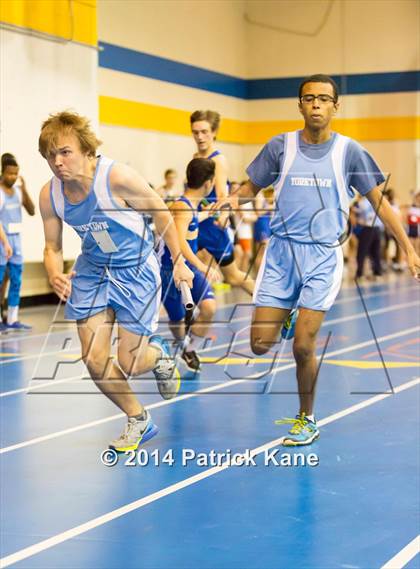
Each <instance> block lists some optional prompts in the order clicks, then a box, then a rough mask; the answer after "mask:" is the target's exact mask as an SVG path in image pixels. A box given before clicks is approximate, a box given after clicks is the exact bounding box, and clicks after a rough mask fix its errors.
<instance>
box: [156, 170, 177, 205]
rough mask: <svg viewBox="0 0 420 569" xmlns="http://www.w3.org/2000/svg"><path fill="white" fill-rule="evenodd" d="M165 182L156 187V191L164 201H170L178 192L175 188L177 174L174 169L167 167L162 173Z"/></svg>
mask: <svg viewBox="0 0 420 569" xmlns="http://www.w3.org/2000/svg"><path fill="white" fill-rule="evenodd" d="M164 178H165V183H164V184H163V186H160V188H157V190H156V191H157V193H158V194H159V195H160V197H161V198H162V199H163V200H165V201H166V202H168V201H169V202H171V201H173V200H174V199H175V198H177V197H179V195H180V192H179V191H178V190H177V189H176V181H177V179H178V174H177V173H176V170H173V169H172V168H168V169H167V170H165V173H164Z"/></svg>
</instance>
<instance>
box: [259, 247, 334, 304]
mask: <svg viewBox="0 0 420 569" xmlns="http://www.w3.org/2000/svg"><path fill="white" fill-rule="evenodd" d="M342 276H343V252H342V250H341V247H340V246H337V247H327V246H325V245H319V244H312V243H311V244H304V243H297V242H295V241H291V240H288V239H281V238H279V237H275V236H272V237H271V238H270V241H269V243H268V245H267V249H266V251H265V254H264V258H263V260H262V262H261V267H260V270H259V272H258V277H257V281H256V283H255V291H254V303H255V305H256V306H269V307H273V308H294V307H296V306H297V307H302V308H310V309H311V310H322V311H327V310H329V309H330V308H331V305H332V304H333V302H334V300H335V298H336V296H337V294H338V291H339V290H340V286H341V279H342Z"/></svg>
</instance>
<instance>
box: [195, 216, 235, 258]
mask: <svg viewBox="0 0 420 569" xmlns="http://www.w3.org/2000/svg"><path fill="white" fill-rule="evenodd" d="M198 249H206V250H207V251H208V252H209V253H210V255H213V257H214V258H215V259H216V261H217V263H218V264H219V265H221V266H224V265H230V263H232V261H233V238H232V235H231V232H230V231H229V229H223V228H222V227H219V226H218V225H217V224H216V223H215V222H214V220H213V219H211V218H208V219H205V220H204V221H202V222H201V223H200V224H199V226H198Z"/></svg>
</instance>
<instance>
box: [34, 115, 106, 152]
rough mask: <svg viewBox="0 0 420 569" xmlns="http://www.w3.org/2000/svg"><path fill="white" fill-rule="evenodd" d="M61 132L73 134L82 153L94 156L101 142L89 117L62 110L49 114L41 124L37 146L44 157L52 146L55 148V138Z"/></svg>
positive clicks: (61, 133)
mask: <svg viewBox="0 0 420 569" xmlns="http://www.w3.org/2000/svg"><path fill="white" fill-rule="evenodd" d="M63 134H64V135H68V134H74V135H75V136H76V138H77V140H78V141H79V144H80V149H81V151H82V152H83V154H88V155H89V156H95V155H96V150H97V148H98V146H100V145H101V144H102V142H101V141H100V140H98V138H96V135H95V133H94V132H93V130H92V128H91V126H90V121H89V119H87V118H86V117H82V116H81V115H79V114H77V113H74V112H71V111H62V112H61V113H56V114H53V115H50V116H49V117H48V119H47V120H46V121H44V122H43V124H42V127H41V134H40V136H39V142H38V148H39V151H40V153H41V154H42V156H43V157H44V158H47V155H48V154H49V153H50V151H51V150H52V149H53V148H57V139H58V137H59V136H60V135H63Z"/></svg>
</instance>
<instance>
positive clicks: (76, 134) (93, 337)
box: [39, 112, 194, 451]
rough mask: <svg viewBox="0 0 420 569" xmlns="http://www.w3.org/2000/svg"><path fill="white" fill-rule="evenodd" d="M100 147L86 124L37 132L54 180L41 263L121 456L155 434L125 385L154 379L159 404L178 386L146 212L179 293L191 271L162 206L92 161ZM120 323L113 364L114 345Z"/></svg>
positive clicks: (55, 118) (121, 173)
mask: <svg viewBox="0 0 420 569" xmlns="http://www.w3.org/2000/svg"><path fill="white" fill-rule="evenodd" d="M99 144H100V141H99V140H98V139H97V138H96V136H95V134H94V133H93V132H92V130H91V128H90V125H89V121H88V120H87V119H86V118H84V117H81V116H80V115H77V114H75V113H69V112H62V113H58V114H56V115H51V116H50V117H49V119H48V120H46V121H45V122H44V124H43V125H42V130H41V135H40V138H39V150H40V152H41V154H42V156H43V157H44V158H45V159H46V160H47V161H48V164H49V166H50V168H51V170H52V171H53V173H54V177H53V178H52V180H51V181H50V182H48V183H47V184H45V185H44V187H43V188H42V190H41V195H40V208H41V214H42V218H43V222H44V232H45V250H44V262H45V267H46V269H47V273H48V277H49V280H50V283H51V285H52V287H53V289H54V291H55V292H56V293H57V295H58V296H59V297H60V299H62V300H64V301H67V304H66V311H65V314H66V317H67V318H70V319H75V320H76V321H77V329H78V334H79V338H80V341H81V345H82V357H83V361H84V362H85V364H86V366H87V368H88V370H89V373H90V375H91V377H92V379H93V381H94V382H95V383H96V385H97V387H98V388H99V389H100V390H101V391H102V392H103V393H104V394H105V395H106V396H107V397H108V398H109V399H110V400H111V401H112V402H113V403H115V404H116V405H117V406H118V407H119V408H120V409H121V410H122V411H124V412H125V413H126V414H127V417H128V422H127V425H126V428H125V430H124V432H123V434H122V435H121V436H120V437H119V438H117V439H115V440H113V441H112V442H111V444H110V446H111V448H113V449H115V450H117V451H127V450H134V449H136V448H137V447H138V445H139V444H140V443H141V442H144V441H146V440H148V439H150V438H151V437H152V436H154V435H155V434H156V432H157V427H156V425H154V424H153V422H152V419H151V417H150V413H149V412H148V411H147V410H146V409H145V408H144V407H143V405H142V404H141V403H140V402H139V401H138V400H137V398H136V396H135V395H134V392H133V391H132V389H131V388H130V386H129V384H128V382H127V378H128V377H130V376H138V375H140V374H141V373H144V372H146V371H148V370H153V372H154V375H155V377H156V380H157V383H158V388H159V391H160V393H161V395H162V397H164V398H165V399H170V398H172V397H175V396H176V394H177V393H178V391H179V385H180V377H179V373H178V371H177V370H176V368H175V364H174V361H173V359H172V358H171V356H170V352H169V348H168V346H167V344H166V343H165V342H164V341H163V339H162V338H161V337H160V336H152V334H153V332H154V331H155V330H156V328H157V319H158V311H159V305H160V290H159V289H160V274H159V273H160V271H159V264H158V261H157V258H156V256H155V253H154V250H153V238H152V234H151V231H150V230H149V228H148V225H147V224H146V223H145V221H144V217H143V215H142V212H145V211H147V212H149V213H151V215H152V216H153V220H154V223H155V226H156V229H157V231H158V233H159V234H161V235H162V236H163V237H164V240H165V243H166V245H167V246H168V249H169V251H170V254H171V257H172V259H173V262H174V269H173V276H174V281H175V284H176V285H177V286H178V285H179V283H180V282H181V281H186V282H187V284H188V285H189V286H190V287H191V286H192V280H193V276H194V275H193V273H192V271H191V270H190V269H189V268H188V267H187V266H186V265H185V262H184V260H183V258H182V255H181V252H180V248H179V242H178V237H177V233H176V229H175V225H174V223H173V220H172V217H171V215H170V213H169V211H168V209H167V207H166V206H165V203H164V202H163V200H162V199H161V198H160V197H159V196H158V194H157V193H155V192H154V191H153V190H152V189H151V188H150V187H149V186H148V184H147V183H146V181H145V180H144V179H143V178H142V177H141V176H139V175H138V174H137V173H136V172H135V171H134V170H132V169H131V168H129V167H127V166H124V165H122V164H115V163H114V162H113V161H112V160H110V159H108V158H106V157H104V156H97V155H96V150H97V148H98V146H99ZM63 222H65V223H68V224H69V225H70V226H71V227H73V228H74V229H75V231H76V232H77V233H78V235H79V236H80V238H81V240H82V253H81V255H80V256H79V258H78V259H77V261H76V264H75V267H74V270H73V271H72V272H71V274H70V275H66V274H64V273H63V251H62V232H63ZM115 321H116V322H117V323H118V357H117V360H114V359H113V358H112V356H111V336H112V329H113V325H114V322H115Z"/></svg>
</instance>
